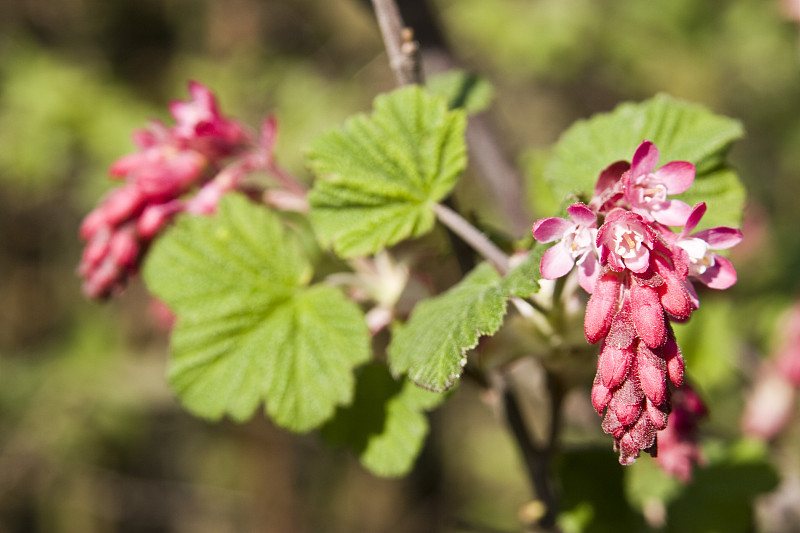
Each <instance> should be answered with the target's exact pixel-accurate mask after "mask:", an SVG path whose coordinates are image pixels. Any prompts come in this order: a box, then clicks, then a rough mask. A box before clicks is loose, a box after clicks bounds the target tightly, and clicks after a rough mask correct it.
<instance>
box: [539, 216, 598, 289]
mask: <svg viewBox="0 0 800 533" xmlns="http://www.w3.org/2000/svg"><path fill="white" fill-rule="evenodd" d="M567 213H568V214H569V217H570V220H566V219H563V218H558V217H550V218H543V219H540V220H537V221H536V223H535V224H534V225H533V229H532V233H533V237H534V238H535V239H536V240H537V241H539V242H544V243H547V242H553V241H558V242H557V243H556V244H555V245H553V246H551V247H550V248H549V249H548V250H547V251H546V252H545V253H544V255H543V256H542V262H541V263H540V265H539V269H540V271H541V273H542V277H543V278H545V279H556V278H560V277H562V276H565V275H567V274H568V273H569V272H570V270H572V268H573V267H574V266H575V264H576V263H577V264H578V266H579V277H578V280H579V283H580V285H581V287H583V288H584V290H585V291H586V292H588V293H590V294H591V293H592V291H593V289H594V283H595V280H596V279H597V276H598V275H599V273H600V265H599V264H598V262H597V248H596V246H595V238H596V235H597V216H596V215H595V214H594V213H593V212H592V211H591V209H589V208H588V207H587V206H586V205H584V204H582V203H576V204H572V205H571V206H569V207H568V208H567Z"/></svg>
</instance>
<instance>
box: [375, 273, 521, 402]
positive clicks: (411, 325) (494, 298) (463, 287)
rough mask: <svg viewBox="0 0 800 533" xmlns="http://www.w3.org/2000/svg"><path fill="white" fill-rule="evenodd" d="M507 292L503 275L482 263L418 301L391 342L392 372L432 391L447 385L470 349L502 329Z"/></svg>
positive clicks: (459, 370) (449, 385)
mask: <svg viewBox="0 0 800 533" xmlns="http://www.w3.org/2000/svg"><path fill="white" fill-rule="evenodd" d="M507 297H508V293H507V290H506V288H505V286H504V284H503V281H502V278H500V276H499V275H498V274H497V272H495V271H494V269H492V267H491V266H490V265H489V264H487V263H482V264H481V265H479V266H478V267H476V268H475V269H474V270H473V271H472V272H470V273H469V275H467V277H465V278H464V279H463V280H462V281H461V283H459V284H458V285H456V286H455V287H452V288H451V289H450V290H448V291H447V292H445V293H444V294H441V295H439V296H437V297H435V298H431V299H429V300H425V301H423V302H420V303H419V304H417V306H416V307H415V308H414V310H413V312H412V313H411V317H410V318H409V320H408V323H406V324H405V325H404V326H402V327H399V328H398V330H397V331H396V332H395V333H394V336H393V338H392V342H391V344H390V345H389V351H388V353H389V363H390V367H391V369H392V372H393V373H394V374H395V375H399V374H404V373H405V374H407V375H408V378H409V379H410V380H411V381H413V382H414V383H416V384H417V385H420V386H422V387H425V388H427V389H430V390H433V391H444V390H447V389H448V388H450V387H451V386H452V385H453V383H455V380H456V379H457V378H458V377H459V376H460V375H461V371H462V369H463V368H464V365H465V364H466V362H467V356H466V353H467V350H469V349H470V348H474V347H475V346H476V345H477V344H478V339H479V338H480V337H481V335H492V334H494V333H495V332H496V331H497V330H498V329H500V326H501V325H502V323H503V316H504V315H505V313H506V300H507Z"/></svg>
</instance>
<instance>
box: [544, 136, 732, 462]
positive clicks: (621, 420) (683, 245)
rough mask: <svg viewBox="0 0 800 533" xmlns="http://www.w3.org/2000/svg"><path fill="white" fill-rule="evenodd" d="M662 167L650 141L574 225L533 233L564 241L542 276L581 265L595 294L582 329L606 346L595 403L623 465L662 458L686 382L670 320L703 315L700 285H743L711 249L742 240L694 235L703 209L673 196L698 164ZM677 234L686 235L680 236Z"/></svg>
mask: <svg viewBox="0 0 800 533" xmlns="http://www.w3.org/2000/svg"><path fill="white" fill-rule="evenodd" d="M658 159H659V152H658V149H657V148H656V147H655V145H653V143H651V142H649V141H644V142H642V143H641V144H640V145H639V147H638V148H637V149H636V152H635V153H634V155H633V159H632V161H631V163H630V164H628V163H627V162H617V163H614V164H613V165H611V166H609V167H608V168H607V169H605V170H604V171H603V172H602V173H601V174H600V176H599V178H598V181H597V185H596V186H595V191H594V197H593V198H592V200H591V201H590V202H589V204H588V205H585V204H582V203H576V204H573V205H572V206H570V207H569V208H568V209H567V212H568V214H569V217H570V218H569V220H567V219H562V218H555V217H553V218H545V219H541V220H538V221H537V222H536V223H535V224H534V225H533V236H534V238H535V239H536V240H538V241H540V242H554V241H555V242H556V243H555V244H554V245H553V246H552V247H551V248H549V249H548V250H547V251H546V252H545V254H544V256H543V257H542V262H541V265H540V270H541V273H542V277H544V278H546V279H555V278H558V277H561V276H564V275H566V274H567V273H569V272H570V271H571V270H572V269H573V267H574V266H575V265H577V266H578V279H579V282H580V285H581V287H583V288H584V289H585V290H586V291H587V292H588V293H590V294H591V298H590V299H589V302H588V304H587V307H586V317H585V321H584V329H585V333H586V338H587V340H588V341H589V342H591V343H600V356H599V360H598V367H597V374H596V377H595V380H594V386H593V388H592V404H593V405H594V408H595V409H596V410H597V412H598V414H600V415H601V416H603V417H604V418H603V424H602V427H603V430H604V431H605V432H606V433H609V434H611V435H612V436H613V437H614V442H615V450H617V451H619V453H620V463H622V464H630V463H632V462H633V461H634V460H635V459H636V458H637V457H638V456H639V453H640V451H642V450H644V451H649V452H650V453H655V451H656V436H657V434H658V433H659V432H660V431H662V432H663V430H665V429H666V428H667V424H668V417H669V413H670V409H671V402H670V397H671V393H672V390H673V389H674V388H676V387H679V386H680V385H681V384H682V382H683V374H684V360H683V356H682V354H681V351H680V349H679V348H678V345H677V343H676V341H675V335H674V334H673V331H672V327H671V324H670V321H671V320H678V321H685V320H687V319H688V318H689V317H690V315H691V313H692V312H693V311H694V310H695V309H697V308H698V306H699V300H698V297H697V293H696V291H695V290H694V287H693V285H692V282H693V281H699V282H701V283H703V284H705V285H707V286H708V287H711V288H715V289H725V288H727V287H730V286H731V285H733V284H734V283H735V282H736V271H735V270H734V268H733V266H732V265H731V263H730V261H728V260H727V259H726V258H724V257H722V256H720V255H719V254H717V253H715V252H713V251H712V250H720V249H725V248H730V247H731V246H734V245H735V244H737V243H738V242H739V241H740V240H741V237H742V235H741V232H740V231H739V230H737V229H734V228H727V227H717V228H713V229H707V230H703V231H698V232H696V233H692V231H693V230H694V229H695V228H696V226H697V225H698V223H699V222H700V219H701V218H702V216H703V214H704V213H705V211H706V206H705V204H704V203H700V204H698V205H696V206H694V207H691V206H689V205H688V204H686V203H684V202H682V201H680V200H675V199H670V198H669V197H668V195H670V194H679V193H682V192H684V191H686V190H687V189H688V188H689V187H690V186H691V185H692V182H693V181H694V177H695V168H694V165H692V164H691V163H688V162H685V161H673V162H670V163H667V164H665V165H663V166H662V167H660V168H658V169H657V170H656V166H657V163H658ZM598 226H599V227H598ZM670 226H672V227H681V226H682V228H681V229H680V231H678V232H677V233H676V232H675V231H673V229H672V228H671V227H670Z"/></svg>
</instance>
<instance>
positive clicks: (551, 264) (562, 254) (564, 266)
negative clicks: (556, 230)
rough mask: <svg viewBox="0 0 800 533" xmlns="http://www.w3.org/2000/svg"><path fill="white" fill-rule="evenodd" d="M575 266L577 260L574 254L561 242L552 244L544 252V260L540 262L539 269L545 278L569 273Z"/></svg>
mask: <svg viewBox="0 0 800 533" xmlns="http://www.w3.org/2000/svg"><path fill="white" fill-rule="evenodd" d="M573 266H575V260H574V259H573V258H572V255H571V254H570V253H569V251H567V248H566V247H564V246H562V245H561V244H560V243H559V244H555V245H553V246H551V247H550V249H548V250H547V251H546V252H545V253H544V255H543V256H542V262H541V263H540V264H539V271H540V272H541V273H542V277H543V278H545V279H556V278H560V277H561V276H566V275H567V274H569V271H570V270H572V267H573Z"/></svg>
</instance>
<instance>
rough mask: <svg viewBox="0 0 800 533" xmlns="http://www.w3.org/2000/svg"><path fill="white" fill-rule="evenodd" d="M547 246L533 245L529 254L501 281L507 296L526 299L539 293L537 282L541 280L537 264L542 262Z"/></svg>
mask: <svg viewBox="0 0 800 533" xmlns="http://www.w3.org/2000/svg"><path fill="white" fill-rule="evenodd" d="M547 248H548V247H547V246H542V245H535V246H534V247H533V248H532V249H531V251H530V253H528V255H527V256H526V257H525V259H523V260H522V262H521V263H519V264H518V265H516V266H515V267H514V268H512V269H511V271H510V272H509V273H508V275H507V276H506V277H505V278H504V279H503V287H504V288H505V290H506V291H507V292H508V295H509V296H516V297H518V298H528V297H529V296H531V295H533V294H536V293H537V292H539V280H540V279H541V278H542V274H541V272H539V263H541V261H542V255H544V252H545V250H547Z"/></svg>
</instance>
